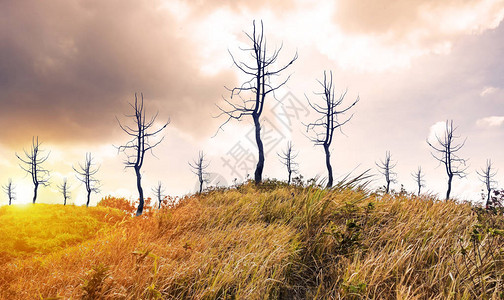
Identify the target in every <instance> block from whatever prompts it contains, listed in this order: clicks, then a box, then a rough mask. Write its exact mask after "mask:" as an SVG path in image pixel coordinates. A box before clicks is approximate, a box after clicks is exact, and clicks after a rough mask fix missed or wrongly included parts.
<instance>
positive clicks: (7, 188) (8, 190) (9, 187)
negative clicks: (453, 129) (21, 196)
mask: <svg viewBox="0 0 504 300" xmlns="http://www.w3.org/2000/svg"><path fill="white" fill-rule="evenodd" d="M2 188H3V190H4V192H5V194H6V195H7V197H8V198H9V205H11V204H12V201H14V200H15V199H16V193H15V192H14V188H15V186H14V185H12V179H10V178H9V181H8V182H7V184H6V185H4V186H2Z"/></svg>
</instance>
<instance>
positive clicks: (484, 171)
mask: <svg viewBox="0 0 504 300" xmlns="http://www.w3.org/2000/svg"><path fill="white" fill-rule="evenodd" d="M476 173H477V174H478V176H479V177H480V180H481V182H483V183H484V184H485V188H486V190H487V197H486V204H485V206H486V207H489V206H490V193H491V192H492V189H494V188H495V184H497V181H495V180H494V179H493V178H494V177H495V175H497V171H494V170H493V168H492V161H491V160H490V159H487V161H486V166H485V168H481V171H476Z"/></svg>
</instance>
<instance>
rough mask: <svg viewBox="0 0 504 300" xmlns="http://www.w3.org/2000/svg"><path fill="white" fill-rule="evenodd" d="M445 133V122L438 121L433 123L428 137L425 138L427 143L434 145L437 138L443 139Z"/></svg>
mask: <svg viewBox="0 0 504 300" xmlns="http://www.w3.org/2000/svg"><path fill="white" fill-rule="evenodd" d="M445 131H446V121H439V122H436V123H434V125H432V126H431V127H430V128H429V136H428V138H427V141H429V143H431V144H433V145H435V144H436V143H437V137H439V138H441V139H442V138H443V137H444V134H445Z"/></svg>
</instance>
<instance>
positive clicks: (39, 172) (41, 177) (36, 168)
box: [16, 136, 51, 204]
mask: <svg viewBox="0 0 504 300" xmlns="http://www.w3.org/2000/svg"><path fill="white" fill-rule="evenodd" d="M40 145H41V143H39V140H38V136H37V137H36V138H35V137H33V138H32V146H31V149H30V151H26V150H23V151H24V156H25V157H26V158H21V156H19V155H18V154H17V153H16V157H17V158H18V159H19V160H20V161H21V162H22V164H20V165H19V166H20V167H21V169H23V170H24V171H25V172H26V173H28V174H30V176H31V178H32V182H33V203H34V204H35V202H36V201H37V192H38V187H39V185H42V186H48V185H49V178H50V177H49V176H50V174H49V170H47V169H45V168H44V167H43V166H42V164H43V163H44V162H46V161H47V159H48V158H49V155H50V154H51V152H49V153H47V155H44V154H43V152H44V150H42V149H40ZM23 164H24V166H23Z"/></svg>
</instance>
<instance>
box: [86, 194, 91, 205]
mask: <svg viewBox="0 0 504 300" xmlns="http://www.w3.org/2000/svg"><path fill="white" fill-rule="evenodd" d="M90 199H91V190H88V191H87V202H86V207H89V200H90Z"/></svg>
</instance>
